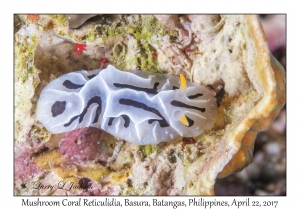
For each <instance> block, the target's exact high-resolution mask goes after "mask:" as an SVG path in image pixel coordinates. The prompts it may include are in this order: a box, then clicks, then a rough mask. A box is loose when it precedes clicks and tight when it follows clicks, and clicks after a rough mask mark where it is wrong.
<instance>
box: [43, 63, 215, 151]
mask: <svg viewBox="0 0 300 210" xmlns="http://www.w3.org/2000/svg"><path fill="white" fill-rule="evenodd" d="M216 118H217V104H216V99H215V98H214V96H213V95H212V93H211V92H210V91H209V90H208V89H206V88H205V87H203V86H201V85H199V84H196V83H193V82H190V81H186V80H185V78H184V76H183V75H180V77H178V76H174V75H169V74H150V73H147V72H144V71H141V70H136V71H131V72H125V71H121V70H118V69H116V68H115V67H114V66H112V65H108V67H107V68H106V69H103V70H92V71H84V70H82V71H77V72H72V73H68V74H65V75H62V76H60V77H58V78H57V79H55V80H53V81H51V82H50V83H49V84H48V85H47V86H46V87H45V88H44V89H43V90H42V92H41V95H40V98H39V100H38V104H37V119H38V120H39V121H40V122H41V123H42V124H43V125H44V127H45V128H46V129H47V130H48V131H49V132H51V133H54V134H57V133H62V132H69V131H72V130H74V129H77V128H81V127H89V126H93V127H97V128H100V129H103V130H104V131H106V132H108V133H110V134H112V135H114V136H115V137H118V138H120V139H124V140H126V141H128V142H131V143H135V144H139V145H145V144H158V143H160V142H166V141H170V140H172V139H175V138H178V137H195V136H198V135H200V134H201V133H202V132H203V131H204V130H205V129H209V128H211V127H213V125H214V123H215V121H216Z"/></svg>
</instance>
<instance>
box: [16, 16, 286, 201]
mask: <svg viewBox="0 0 300 210" xmlns="http://www.w3.org/2000/svg"><path fill="white" fill-rule="evenodd" d="M31 19H32V18H31ZM20 25H21V26H20ZM15 31H16V33H15V141H16V143H17V144H16V145H18V144H19V143H21V142H22V143H23V144H25V146H24V148H26V151H25V150H24V151H22V150H21V149H20V147H18V146H16V149H15V153H16V156H15V157H16V160H15V161H16V163H17V164H16V166H15V174H17V176H16V177H15V179H16V180H15V188H16V190H15V193H16V194H21V195H38V194H52V195H64V194H68V195H213V194H214V185H215V182H216V179H217V178H224V177H226V176H228V175H230V174H232V173H235V172H237V171H240V170H242V169H243V168H244V167H246V166H247V165H248V164H249V163H250V162H251V160H252V153H253V148H254V146H253V145H254V143H255V138H256V136H257V133H258V132H260V131H262V130H265V129H267V128H268V127H269V126H270V124H271V123H272V121H273V120H274V119H275V117H276V116H277V115H278V113H279V111H280V110H281V109H282V107H283V106H284V103H285V73H284V69H283V68H282V66H281V65H280V63H279V62H278V61H277V60H276V59H275V58H274V57H273V56H272V55H271V54H270V52H269V49H268V46H267V42H266V38H265V35H264V32H263V29H262V27H261V24H260V20H259V18H258V16H255V15H233V16H231V15H172V16H165V17H164V19H162V17H158V16H157V17H155V16H153V15H98V16H95V17H93V18H92V19H91V20H89V21H87V22H86V23H83V24H82V25H81V26H80V27H79V28H78V29H70V28H69V24H68V19H67V18H66V17H65V16H63V15H40V16H39V19H37V20H36V22H35V20H33V21H32V20H30V19H29V18H28V16H27V15H18V16H17V17H15ZM75 43H86V48H85V50H84V51H82V52H81V55H80V56H77V54H76V52H74V51H73V50H74V45H75ZM104 58H106V59H107V62H103V65H102V63H100V65H102V67H103V68H105V67H106V65H108V64H112V65H114V66H116V67H117V68H119V69H123V70H135V69H138V68H143V70H145V71H152V72H159V73H162V72H164V73H169V74H176V75H179V74H183V75H185V77H186V78H188V79H190V80H192V81H193V82H196V83H199V84H201V85H203V86H206V87H207V88H208V89H209V90H210V91H211V92H212V93H213V94H214V95H215V97H216V98H217V105H218V117H217V121H216V123H215V125H214V127H213V128H211V129H208V130H205V132H204V133H202V134H201V135H200V136H196V137H194V138H193V139H181V138H178V139H174V140H172V141H170V142H167V143H161V144H158V145H155V146H149V145H145V146H137V145H134V144H130V143H128V142H124V141H123V140H122V139H116V138H114V137H112V136H110V135H108V134H107V133H105V132H104V131H97V130H94V128H88V129H81V130H76V131H72V132H71V133H68V134H62V135H53V134H50V133H47V131H45V130H44V129H43V128H42V127H41V125H40V124H39V122H37V121H36V118H35V109H36V102H37V98H38V96H39V94H40V90H41V89H42V87H43V86H45V85H46V84H47V83H48V82H49V81H51V80H53V79H54V78H56V77H58V76H60V75H63V74H66V73H68V72H72V71H76V70H82V69H85V70H92V69H97V68H99V61H101V59H104ZM79 137H80V138H79ZM62 139H63V140H62ZM78 139H79V141H78ZM76 142H77V143H76ZM97 142H100V143H99V144H97ZM78 143H79V144H78ZM98 145H100V146H99V147H98ZM67 146H68V147H67ZM266 150H268V151H270V152H269V155H270V156H271V155H272V154H273V153H272V151H273V150H274V151H278V148H277V149H276V146H274V145H271V144H270V145H267V146H266ZM80 151H82V152H81V153H80ZM99 151H100V152H99ZM62 153H63V154H62ZM75 153H76V154H75ZM99 153H101V154H99ZM72 156H73V158H72ZM22 158H24V161H22ZM258 159H259V158H258ZM258 159H255V160H254V162H255V163H257V160H258ZM268 160H269V159H268ZM278 162H279V163H281V162H280V161H279V160H277V159H276V160H273V159H272V160H270V164H275V163H278ZM22 165H24V166H22ZM26 166H28V167H26ZM251 166H252V165H250V166H248V167H251ZM254 166H255V165H254ZM255 167H256V166H255ZM263 167H265V166H263ZM266 167H267V166H266ZM246 169H247V168H246ZM283 169H284V168H281V169H280V170H283ZM21 170H24V176H23V177H21V176H20V171H21ZM274 170H275V169H274ZM276 170H277V169H276ZM244 171H245V170H244ZM263 173H265V174H267V171H264V172H263ZM30 174H31V175H32V176H30ZM268 176H269V175H268ZM271 178H272V179H273V178H274V177H271ZM20 180H26V182H27V181H33V180H43V181H45V182H48V183H51V182H57V181H72V182H74V183H76V184H80V183H81V184H82V185H85V186H89V185H90V184H91V183H92V186H93V187H94V188H93V189H89V190H87V191H84V190H72V191H68V192H67V191H64V190H58V189H57V190H54V191H53V192H51V193H49V192H45V191H36V190H31V189H30V188H24V189H23V188H22V182H23V181H20ZM275 185H276V184H272V183H270V186H268V189H270V191H274V192H275V190H274V189H275V188H276V186H275ZM281 185H282V183H278V186H281ZM274 186H275V187H274ZM262 193H263V192H260V191H257V192H256V194H262Z"/></svg>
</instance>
